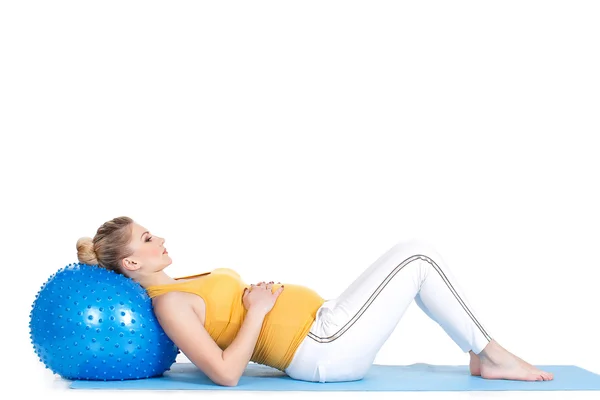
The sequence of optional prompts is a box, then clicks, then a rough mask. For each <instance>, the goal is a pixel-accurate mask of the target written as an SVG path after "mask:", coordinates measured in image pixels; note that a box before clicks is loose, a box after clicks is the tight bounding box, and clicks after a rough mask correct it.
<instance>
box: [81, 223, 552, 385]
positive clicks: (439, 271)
mask: <svg viewBox="0 0 600 400" xmlns="http://www.w3.org/2000/svg"><path fill="white" fill-rule="evenodd" d="M164 243H165V240H164V239H163V238H161V237H159V236H156V235H154V234H153V233H152V232H150V231H148V230H147V229H146V228H144V227H143V226H141V225H140V224H138V223H137V222H135V221H134V220H133V219H131V218H129V217H118V218H114V219H112V220H110V221H108V222H106V223H104V224H103V225H102V226H101V227H100V228H98V230H97V232H96V235H95V236H94V238H93V239H92V238H89V237H82V238H80V239H79V240H78V241H77V255H78V258H79V262H81V263H84V264H89V265H98V266H99V267H101V268H106V269H109V270H113V271H115V272H116V273H119V274H123V275H125V276H127V277H129V278H131V279H133V280H135V281H136V282H138V283H139V284H140V285H141V286H142V287H143V288H144V289H145V290H146V292H147V293H148V295H149V296H150V297H151V298H152V306H153V310H154V313H155V315H156V317H157V319H158V321H159V323H160V325H161V327H162V328H163V329H164V331H165V333H166V334H167V335H168V336H169V338H170V339H171V340H172V341H173V342H174V343H175V345H176V346H177V347H178V348H179V349H180V350H181V351H182V352H183V354H185V355H186V357H187V358H188V359H189V360H190V361H191V362H192V363H194V365H195V366H196V367H198V368H199V369H200V370H201V371H202V372H203V373H204V374H206V376H208V377H209V378H210V379H211V380H212V381H213V382H215V383H216V384H218V385H223V386H235V385H237V383H238V381H239V379H240V377H241V376H242V374H243V372H244V370H245V368H246V366H247V365H248V362H250V361H253V362H255V363H258V364H264V365H268V366H271V367H273V368H276V369H279V370H280V371H283V372H285V373H286V374H287V375H288V376H290V377H291V378H293V379H298V380H304V381H312V382H340V381H355V380H359V379H362V378H363V377H364V376H365V374H366V373H367V372H368V370H369V368H370V366H371V365H372V364H373V361H374V359H375V356H376V355H377V353H378V351H379V349H380V348H381V347H382V346H383V344H384V343H385V341H386V340H387V339H388V338H389V336H390V335H391V333H392V332H393V331H394V328H395V327H396V325H397V324H398V322H400V319H401V318H402V315H403V314H404V312H405V311H406V309H407V308H408V306H409V305H410V304H411V302H412V301H413V300H415V302H416V303H417V305H418V306H419V307H420V308H421V309H422V310H423V312H424V313H425V314H426V315H427V316H429V317H430V318H431V319H433V320H434V321H435V322H437V323H438V324H439V325H440V326H441V327H442V328H443V329H444V331H445V332H446V333H447V334H448V335H449V336H450V338H451V339H452V340H453V341H454V342H455V343H456V344H457V345H458V346H459V347H460V349H461V350H462V351H463V352H465V353H466V352H469V355H470V363H469V369H470V374H471V375H474V376H481V377H482V378H485V379H511V380H526V381H535V380H552V379H553V374H552V373H549V372H545V371H541V370H539V369H537V368H536V367H534V366H533V365H531V364H529V363H527V362H525V361H523V360H522V359H520V358H519V357H517V356H515V355H513V354H512V353H510V352H509V351H507V350H506V349H504V348H503V347H502V346H500V344H498V343H497V342H496V341H495V340H494V339H492V338H491V336H490V335H489V334H488V333H487V332H486V330H485V329H484V327H483V326H482V325H481V323H480V322H479V321H478V320H477V318H476V316H475V315H473V312H472V311H471V308H470V307H469V304H468V303H467V300H466V297H465V295H464V293H463V292H462V289H461V288H460V286H459V285H458V283H457V282H456V279H455V278H454V276H453V275H452V272H451V271H450V269H449V268H448V266H447V265H446V263H445V262H444V259H443V258H442V257H441V256H440V255H439V254H438V253H437V252H436V250H435V249H434V248H433V247H432V246H431V245H430V244H428V243H426V242H423V241H420V240H405V241H400V242H399V243H397V244H396V245H394V246H393V247H392V248H390V249H389V250H388V251H386V252H385V253H384V254H382V255H381V256H380V257H379V258H378V259H376V260H375V261H374V262H373V263H372V264H371V265H370V266H369V267H368V268H367V269H366V270H365V271H364V272H363V273H362V274H361V275H360V276H359V277H358V278H357V279H356V280H355V281H354V282H353V283H352V284H351V285H350V286H349V287H348V288H347V289H346V290H345V291H344V292H343V293H342V294H340V295H339V296H338V297H336V298H334V299H329V300H325V299H323V298H322V297H321V296H320V295H319V294H318V293H316V292H315V291H314V290H312V289H310V288H307V287H305V286H302V285H294V284H290V283H286V284H285V285H281V284H279V283H277V284H275V283H274V282H272V281H271V282H268V283H265V282H260V283H258V284H256V285H255V284H251V285H248V284H246V283H245V282H244V281H243V280H241V279H240V275H239V274H238V273H237V272H236V271H234V270H233V269H229V268H217V269H213V270H212V271H210V272H204V273H201V274H198V275H192V276H185V277H180V278H171V277H170V276H169V275H167V274H166V273H165V272H164V269H165V268H166V267H167V266H169V265H170V264H171V262H172V260H171V258H170V256H169V254H168V252H167V250H166V248H165V247H164Z"/></svg>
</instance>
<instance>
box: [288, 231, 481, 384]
mask: <svg viewBox="0 0 600 400" xmlns="http://www.w3.org/2000/svg"><path fill="white" fill-rule="evenodd" d="M413 299H414V300H415V301H416V302H417V305H418V306H419V307H420V308H421V309H423V311H424V312H425V313H426V314H427V315H428V316H429V317H430V318H432V319H433V320H434V321H436V322H437V323H438V324H439V325H440V326H441V327H442V328H443V329H444V330H445V331H446V333H447V334H448V335H449V336H450V337H451V338H452V340H454V341H455V342H456V344H457V345H458V346H459V347H460V348H461V349H462V351H464V352H468V351H469V350H471V349H472V350H473V351H474V352H475V353H477V354H478V353H479V352H481V350H482V349H483V348H484V347H485V346H486V345H487V343H488V342H489V341H490V340H491V337H490V336H489V335H488V334H487V332H486V331H485V330H484V329H483V326H482V325H481V323H480V322H479V321H478V320H477V319H476V318H475V315H474V314H473V312H472V310H471V309H470V308H469V306H468V305H467V303H466V299H465V297H464V294H463V293H462V291H461V289H460V287H459V286H458V284H457V282H456V281H455V278H454V276H453V275H452V274H451V272H450V270H449V268H448V266H447V265H446V264H445V262H444V260H443V259H442V258H441V256H440V255H439V254H438V253H437V252H436V251H435V249H434V248H433V247H432V246H431V245H429V244H427V243H424V242H422V241H420V240H414V239H413V240H405V241H401V242H399V243H398V244H396V245H395V246H393V247H392V248H391V249H389V250H388V251H387V252H385V253H384V254H383V255H382V256H381V257H379V258H378V259H377V260H376V261H375V262H374V263H373V264H372V265H371V266H369V267H368V268H367V269H366V270H365V271H364V272H363V273H362V274H361V275H360V276H359V277H358V278H357V279H356V280H355V281H354V282H353V283H352V284H351V285H350V286H349V287H348V288H347V289H346V290H345V291H344V292H343V293H342V294H341V295H340V296H339V297H337V298H335V299H333V300H328V301H327V302H326V303H325V304H323V306H322V307H321V308H320V309H319V310H318V312H317V318H316V321H315V323H314V324H313V328H312V329H311V331H310V332H309V334H308V336H307V337H306V339H305V340H304V341H303V343H302V345H301V347H299V349H298V351H297V354H295V356H294V359H293V360H292V363H291V364H290V366H289V367H288V369H286V372H287V373H288V375H290V377H292V378H295V379H302V380H311V381H320V382H339V381H353V380H359V379H362V378H363V377H364V375H365V374H366V373H367V372H368V370H369V368H370V367H371V365H372V363H373V361H374V359H375V356H376V355H377V353H378V351H379V349H380V348H381V347H382V346H383V344H384V343H385V341H386V340H387V339H388V338H389V336H390V335H391V333H392V332H393V331H394V328H395V327H396V325H397V324H398V323H399V322H400V319H401V318H402V316H403V315H404V312H405V311H406V309H407V308H408V306H409V305H410V304H411V302H412V301H413ZM295 371H298V373H297V374H295ZM300 371H302V373H300Z"/></svg>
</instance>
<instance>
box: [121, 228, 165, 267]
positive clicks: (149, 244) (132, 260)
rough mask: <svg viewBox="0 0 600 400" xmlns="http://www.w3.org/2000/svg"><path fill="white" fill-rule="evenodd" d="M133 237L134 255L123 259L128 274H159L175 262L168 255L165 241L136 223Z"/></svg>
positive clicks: (130, 244) (132, 247)
mask: <svg viewBox="0 0 600 400" xmlns="http://www.w3.org/2000/svg"><path fill="white" fill-rule="evenodd" d="M131 235H132V236H131V242H130V243H129V246H130V247H131V249H132V250H133V254H132V255H131V256H130V257H126V258H125V259H123V267H124V268H125V270H127V271H128V272H130V273H136V274H140V273H144V274H145V273H152V272H157V271H161V270H163V269H164V268H166V267H167V266H168V265H170V264H171V263H172V262H173V260H171V257H169V254H168V253H166V248H165V247H164V243H165V239H163V238H161V237H159V236H156V235H153V234H152V232H149V230H148V229H146V228H144V227H143V226H141V225H139V224H138V223H136V222H133V223H132V233H131Z"/></svg>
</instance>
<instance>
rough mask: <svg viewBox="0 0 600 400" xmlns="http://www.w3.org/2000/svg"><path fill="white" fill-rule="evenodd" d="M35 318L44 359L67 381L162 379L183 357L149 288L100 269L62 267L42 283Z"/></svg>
mask: <svg viewBox="0 0 600 400" xmlns="http://www.w3.org/2000/svg"><path fill="white" fill-rule="evenodd" d="M29 317H30V322H29V329H30V334H31V343H32V344H33V347H34V350H35V352H36V354H37V355H38V357H39V358H40V361H41V362H43V363H44V364H45V365H46V368H49V369H50V370H52V371H53V372H54V373H57V374H59V375H60V376H62V377H63V378H65V379H88V380H125V379H139V378H148V377H152V376H158V375H162V374H163V373H164V372H165V371H167V370H169V369H170V367H171V365H172V364H173V363H174V362H175V358H176V356H177V354H178V353H179V349H178V348H177V347H176V346H175V344H174V343H173V342H172V341H171V340H170V339H169V337H168V336H167V335H166V334H165V332H164V331H163V329H162V328H161V326H160V325H159V323H158V320H157V319H156V317H155V315H154V312H153V310H152V302H151V300H150V297H149V296H148V294H147V293H146V291H145V290H144V288H143V287H142V286H141V285H140V284H138V283H137V282H135V281H134V280H132V279H130V278H128V277H126V276H123V275H120V274H117V273H115V272H113V271H109V270H107V269H104V268H100V267H98V266H92V265H87V264H81V263H75V264H73V265H71V264H69V265H68V266H66V267H64V268H61V269H59V270H58V271H57V272H56V273H54V274H53V275H52V276H50V278H49V279H48V281H47V282H46V283H44V284H43V285H42V287H41V289H40V291H39V292H38V293H37V295H36V298H35V300H34V302H33V305H32V310H31V312H30V315H29Z"/></svg>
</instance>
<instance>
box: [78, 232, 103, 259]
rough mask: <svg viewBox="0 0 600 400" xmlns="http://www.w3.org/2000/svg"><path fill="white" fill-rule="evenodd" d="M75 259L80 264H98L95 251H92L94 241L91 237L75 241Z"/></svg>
mask: <svg viewBox="0 0 600 400" xmlns="http://www.w3.org/2000/svg"><path fill="white" fill-rule="evenodd" d="M76 247H77V258H78V259H79V262H80V263H82V264H88V265H95V264H98V260H97V257H96V251H95V250H94V241H93V240H92V238H91V237H88V236H84V237H81V238H79V239H78V240H77V245H76Z"/></svg>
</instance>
